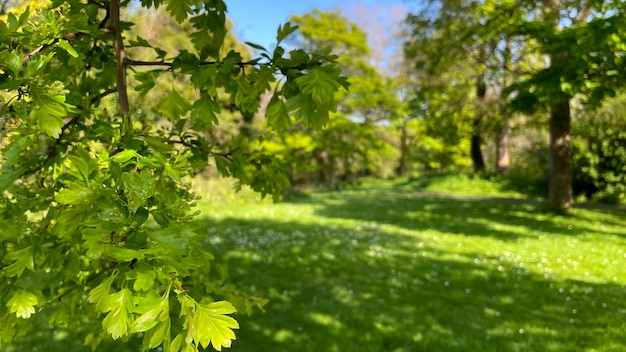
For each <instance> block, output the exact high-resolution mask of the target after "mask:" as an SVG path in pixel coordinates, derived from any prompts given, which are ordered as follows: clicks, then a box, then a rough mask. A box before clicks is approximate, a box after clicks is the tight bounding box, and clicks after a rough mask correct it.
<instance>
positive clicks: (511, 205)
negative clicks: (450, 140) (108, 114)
mask: <svg viewBox="0 0 626 352" xmlns="http://www.w3.org/2000/svg"><path fill="white" fill-rule="evenodd" d="M437 182H439V183H437ZM437 182H434V181H433V182H430V183H429V184H428V185H426V186H424V185H418V184H416V183H415V182H405V183H400V184H393V183H389V182H388V183H380V182H378V183H371V182H370V183H364V184H363V185H361V186H360V187H359V188H354V189H348V190H344V191H333V192H311V193H297V194H293V195H292V196H291V197H290V198H291V200H287V201H285V202H283V203H280V204H271V203H270V202H269V201H258V200H257V198H258V197H257V196H255V195H252V194H251V193H250V192H243V193H241V194H235V193H233V192H232V191H231V190H230V188H229V187H228V186H225V184H224V183H223V182H218V183H213V182H207V183H205V184H203V185H202V186H201V187H199V190H200V192H201V193H202V194H204V195H205V200H204V201H203V202H202V203H201V204H200V207H201V210H202V215H201V216H200V217H198V218H197V220H196V221H198V222H200V223H201V225H202V226H201V228H202V229H203V231H205V233H206V242H205V244H206V246H207V248H209V249H210V250H211V251H212V252H213V253H214V254H215V255H216V257H217V258H218V260H219V262H226V263H228V270H229V272H230V278H229V284H232V285H234V286H235V287H237V288H240V289H242V290H245V291H247V292H249V293H251V294H253V295H255V296H261V297H265V298H267V299H269V303H268V304H267V305H266V306H265V313H262V312H258V313H256V314H254V315H252V316H243V315H237V316H236V318H237V319H238V320H239V322H240V324H241V329H240V330H239V331H237V341H235V342H234V344H233V348H232V349H230V350H232V351H250V352H252V351H254V352H257V351H273V352H276V351H341V352H350V351H355V352H362V351H398V352H399V351H435V352H437V351H498V352H501V351H505V352H506V351H624V350H626V287H625V285H626V265H625V264H626V212H625V211H623V210H622V211H619V210H613V211H609V210H602V211H600V210H587V209H574V210H573V211H572V212H571V214H570V215H567V216H565V215H554V214H549V213H544V212H543V211H542V208H541V207H540V206H537V205H533V204H526V203H521V202H508V203H507V202H497V201H486V200H480V201H479V200H472V199H452V198H449V197H448V198H446V197H437V196H434V195H428V194H427V195H426V196H424V193H421V194H417V193H416V191H424V190H425V191H429V192H434V191H436V190H437V189H436V188H435V189H434V190H433V189H432V187H440V188H442V189H447V188H445V187H443V186H441V185H442V183H441V182H440V181H437ZM442 182H444V183H443V184H445V182H448V181H445V180H444V181H442ZM473 182H474V181H473V180H471V179H467V180H465V181H463V182H462V184H463V185H461V186H459V185H458V183H457V188H455V189H453V193H462V194H468V195H472V194H474V195H476V194H485V193H484V192H482V193H480V189H481V187H484V188H485V189H487V190H488V191H487V192H486V195H488V196H491V197H497V196H511V197H516V198H521V197H522V195H519V194H514V193H506V192H504V193H503V192H500V191H499V188H498V187H496V186H494V185H490V186H486V185H485V184H484V182H486V181H484V180H478V181H475V182H478V183H473ZM433 185H434V186H433ZM418 186H419V187H418ZM428 187H431V188H428ZM0 328H1V327H0ZM50 329H53V327H47V326H46V327H45V328H42V329H40V334H37V335H36V336H35V335H33V336H31V337H30V338H29V339H28V340H23V341H21V342H19V343H17V344H15V345H13V346H8V347H6V348H8V350H6V351H26V350H28V351H40V352H45V351H51V352H57V351H62V350H66V349H71V350H73V351H79V350H80V351H82V350H85V351H89V350H90V349H88V348H85V349H82V348H81V347H80V346H79V344H80V342H81V340H78V339H74V338H72V337H73V336H74V334H73V332H71V331H52V330H50ZM53 332H54V333H57V334H56V335H55V337H54V338H52V339H51V338H49V335H50V334H51V333H53ZM134 343H135V342H133V341H129V342H127V343H126V345H125V346H120V347H118V348H116V349H115V350H116V351H118V352H122V351H124V352H126V351H138V350H139V349H138V347H137V345H135V344H134Z"/></svg>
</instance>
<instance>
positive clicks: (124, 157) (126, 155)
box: [110, 149, 141, 164]
mask: <svg viewBox="0 0 626 352" xmlns="http://www.w3.org/2000/svg"><path fill="white" fill-rule="evenodd" d="M132 158H141V155H139V153H137V151H135V150H132V149H125V150H122V151H121V152H119V153H117V154H115V155H113V156H111V157H110V160H112V161H115V162H116V163H120V164H123V163H125V162H127V161H129V160H130V159H132Z"/></svg>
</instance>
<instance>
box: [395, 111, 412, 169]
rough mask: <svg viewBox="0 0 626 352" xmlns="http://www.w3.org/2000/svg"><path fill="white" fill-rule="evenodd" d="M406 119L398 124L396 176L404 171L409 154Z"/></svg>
mask: <svg viewBox="0 0 626 352" xmlns="http://www.w3.org/2000/svg"><path fill="white" fill-rule="evenodd" d="M406 130H407V121H406V119H404V120H403V121H402V125H401V126H400V160H399V161H398V167H397V168H396V176H398V177H401V176H404V174H405V173H406V163H407V158H408V154H409V146H408V145H407V135H406Z"/></svg>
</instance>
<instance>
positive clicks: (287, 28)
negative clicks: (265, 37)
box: [276, 22, 298, 45]
mask: <svg viewBox="0 0 626 352" xmlns="http://www.w3.org/2000/svg"><path fill="white" fill-rule="evenodd" d="M296 30H298V26H294V25H292V24H291V22H287V23H285V24H284V25H283V26H278V33H277V34H276V40H277V41H278V42H277V43H276V45H278V44H280V42H282V41H283V40H284V39H285V38H286V37H287V36H288V35H289V34H291V33H293V32H295V31H296Z"/></svg>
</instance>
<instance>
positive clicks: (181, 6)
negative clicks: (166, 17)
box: [167, 0, 195, 23]
mask: <svg viewBox="0 0 626 352" xmlns="http://www.w3.org/2000/svg"><path fill="white" fill-rule="evenodd" d="M192 3H195V1H193V2H192V1H189V0H185V1H182V0H179V1H168V2H167V11H169V13H170V14H172V16H173V17H174V18H175V19H176V21H177V22H178V23H182V22H183V21H184V20H186V19H187V16H188V14H190V13H192V8H191V5H192Z"/></svg>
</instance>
